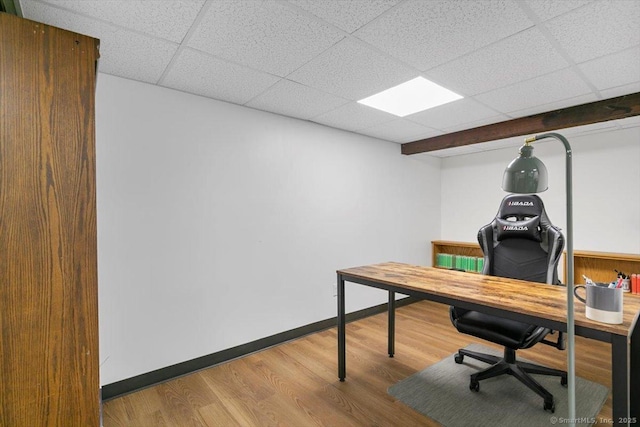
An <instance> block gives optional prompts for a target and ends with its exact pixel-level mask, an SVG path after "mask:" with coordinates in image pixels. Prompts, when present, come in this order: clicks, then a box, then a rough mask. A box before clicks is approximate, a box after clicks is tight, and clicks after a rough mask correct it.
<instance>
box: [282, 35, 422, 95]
mask: <svg viewBox="0 0 640 427" xmlns="http://www.w3.org/2000/svg"><path fill="white" fill-rule="evenodd" d="M417 73H418V72H417V71H416V70H414V69H412V68H410V67H407V66H404V65H402V64H399V63H397V62H395V61H393V60H392V59H390V58H388V57H387V56H385V55H382V54H380V53H378V52H376V51H374V50H371V49H369V48H368V47H367V46H366V45H363V43H362V42H360V41H358V40H354V39H352V38H347V39H344V40H342V41H341V42H340V43H338V44H336V45H335V46H333V47H332V48H331V49H328V50H327V51H325V52H324V53H322V54H321V55H319V56H318V57H317V58H315V59H313V60H312V61H310V62H309V63H307V64H306V65H305V66H303V67H302V68H300V69H299V70H297V71H296V72H294V73H292V74H291V75H290V76H289V77H288V78H289V79H291V80H294V81H297V82H299V83H302V84H304V85H307V86H312V87H315V88H316V89H320V90H322V91H324V92H329V93H333V94H335V95H339V96H342V97H345V98H348V99H351V100H354V101H357V100H360V99H362V98H365V97H367V96H370V95H373V94H375V93H377V92H380V91H382V90H385V89H388V88H390V87H393V86H396V85H398V84H400V83H404V82H406V81H408V80H410V79H412V78H414V77H416V76H417Z"/></svg>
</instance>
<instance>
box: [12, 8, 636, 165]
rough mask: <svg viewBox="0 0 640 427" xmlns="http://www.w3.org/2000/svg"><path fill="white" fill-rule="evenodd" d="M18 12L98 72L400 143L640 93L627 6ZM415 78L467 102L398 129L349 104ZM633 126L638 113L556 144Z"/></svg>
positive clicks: (395, 122) (388, 119) (389, 118)
mask: <svg viewBox="0 0 640 427" xmlns="http://www.w3.org/2000/svg"><path fill="white" fill-rule="evenodd" d="M18 4H19V7H20V9H21V11H22V16H23V17H25V18H28V19H32V20H35V21H39V22H43V23H46V24H50V25H53V26H56V27H61V28H65V29H68V30H71V31H74V32H78V33H82V34H87V35H90V36H93V37H96V38H99V39H100V41H101V43H100V51H101V58H100V61H99V71H100V72H102V73H106V74H112V75H115V76H119V77H124V78H127V79H132V80H137V81H141V82H145V83H149V84H154V85H158V86H162V87H167V88H171V89H175V90H179V91H184V92H189V93H193V94H196V95H201V96H205V97H209V98H213V99H218V100H222V101H226V102H231V103H234V104H240V105H244V106H247V107H250V108H255V109H259V110H264V111H268V112H272V113H275V114H280V115H284V116H290V117H294V118H298V119H301V120H308V121H312V122H316V123H319V124H322V125H326V126H331V127H334V128H338V129H343V130H346V131H350V132H355V133H359V134H363V135H368V136H373V137H376V138H380V139H383V140H387V141H392V142H396V143H405V142H410V141H415V140H420V139H425V138H429V137H433V136H437V135H442V134H445V133H450V132H455V131H459V130H464V129H469V128H474V127H477V126H482V125H486V124H491V123H496V122H501V121H505V120H510V119H513V118H518V117H524V116H528V115H532V114H537V113H542V112H546V111H550V110H555V109H559V108H564V107H569V106H573V105H579V104H584V103H589V102H594V101H598V100H601V99H607V98H613V97H617V96H621V95H627V94H630V93H636V92H640V2H639V1H636V0H610V1H603V0H595V1H588V0H564V1H557V0H519V1H516V0H504V1H498V0H493V1H492V0H482V1H463V0H443V1H436V0H351V1H349V0H289V1H285V0H264V1H259V0H183V1H179V0H157V1H154V0H124V1H123V0H109V1H105V0H103V1H91V0H19V3H18ZM417 76H423V77H425V78H427V79H429V80H431V81H433V82H435V83H437V84H439V85H441V86H444V87H446V88H448V89H450V90H453V91H454V92H456V93H458V94H460V95H462V96H464V98H463V99H461V100H458V101H454V102H451V103H449V104H445V105H442V106H440V107H436V108H433V109H430V110H426V111H423V112H418V113H415V114H412V115H409V116H406V117H404V118H399V117H396V116H394V115H392V114H388V113H384V112H382V111H379V110H375V109H373V108H371V107H367V106H365V105H361V104H358V103H357V102H356V101H357V100H359V99H362V98H364V97H367V96H370V95H373V94H375V93H377V92H379V91H382V90H384V89H387V88H389V87H392V86H395V85H397V84H399V83H402V82H405V81H407V80H410V79H413V78H415V77H417ZM635 126H640V119H639V117H637V116H636V117H632V118H628V119H624V120H613V121H609V122H603V123H596V124H593V125H589V126H582V127H579V128H571V129H567V130H566V133H565V134H566V135H567V136H571V135H577V134H584V133H589V132H602V131H604V130H612V129H618V128H624V127H635ZM519 142H520V138H518V139H517V141H516V140H514V139H510V140H503V141H494V142H490V143H483V144H474V145H471V146H465V147H457V148H451V149H446V150H440V151H434V152H431V153H429V154H430V155H436V156H441V157H446V156H451V155H459V154H464V153H469V152H475V151H483V150H490V149H496V148H501V147H504V146H509V145H514V144H516V145H517V144H519ZM398 150H399V148H398Z"/></svg>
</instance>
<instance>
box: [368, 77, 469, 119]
mask: <svg viewBox="0 0 640 427" xmlns="http://www.w3.org/2000/svg"><path fill="white" fill-rule="evenodd" d="M461 98H462V96H460V95H458V94H457V93H454V92H451V91H450V90H449V89H445V88H443V87H442V86H440V85H437V84H435V83H433V82H431V81H429V80H427V79H425V78H424V77H416V78H415V79H413V80H409V81H408V82H405V83H402V84H399V85H398V86H394V87H392V88H389V89H387V90H384V91H382V92H380V93H377V94H375V95H371V96H370V97H368V98H364V99H361V100H360V101H358V102H359V103H360V104H364V105H368V106H369V107H373V108H377V109H378V110H382V111H386V112H387V113H391V114H394V115H396V116H399V117H404V116H408V115H409V114H413V113H417V112H418V111H423V110H427V109H429V108H433V107H437V106H438V105H442V104H446V103H448V102H451V101H455V100H457V99H461Z"/></svg>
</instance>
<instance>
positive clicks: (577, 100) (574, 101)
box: [509, 93, 599, 118]
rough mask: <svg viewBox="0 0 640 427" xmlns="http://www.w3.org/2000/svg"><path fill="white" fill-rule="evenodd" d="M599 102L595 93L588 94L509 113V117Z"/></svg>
mask: <svg viewBox="0 0 640 427" xmlns="http://www.w3.org/2000/svg"><path fill="white" fill-rule="evenodd" d="M598 100H599V99H598V97H597V96H596V94H595V93H586V94H584V95H579V96H576V97H574V98H568V99H561V100H560V101H554V102H550V103H547V104H544V103H540V104H536V105H534V106H532V107H529V108H524V109H522V110H517V111H512V112H510V113H509V116H511V117H512V118H515V117H526V116H532V115H534V114H540V113H548V112H549V111H554V110H559V109H561V108H567V107H573V106H576V105H582V104H587V103H589V102H595V101H598Z"/></svg>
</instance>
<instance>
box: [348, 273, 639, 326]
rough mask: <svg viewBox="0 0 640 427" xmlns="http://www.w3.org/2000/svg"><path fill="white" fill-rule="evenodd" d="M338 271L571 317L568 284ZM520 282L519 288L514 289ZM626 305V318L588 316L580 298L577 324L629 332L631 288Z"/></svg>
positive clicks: (633, 308)
mask: <svg viewBox="0 0 640 427" xmlns="http://www.w3.org/2000/svg"><path fill="white" fill-rule="evenodd" d="M338 272H339V273H340V274H342V275H343V276H344V278H345V280H347V281H348V278H349V277H355V278H361V279H371V280H375V281H379V282H383V283H386V284H389V285H396V286H399V287H402V288H404V289H407V290H415V291H419V292H425V293H428V294H430V295H436V296H444V297H453V298H455V299H456V300H458V301H467V302H471V303H474V304H480V305H485V306H488V307H493V308H498V309H503V310H506V311H511V312H515V313H521V314H525V315H531V316H535V317H542V318H546V319H549V320H553V321H558V322H562V323H565V322H566V312H567V299H566V298H567V297H566V288H565V287H564V286H551V285H547V284H544V283H537V282H528V281H524V280H516V279H507V278H504V277H495V276H486V275H482V274H474V273H464V272H461V271H452V270H443V269H438V268H433V267H422V266H416V265H409V264H402V263H396V262H388V263H382V264H375V265H368V266H362V267H354V268H348V269H343V270H339V271H338ZM514 284H515V285H516V287H517V293H514ZM623 308H624V315H623V323H622V324H620V325H611V324H606V323H600V322H596V321H594V320H591V319H587V317H586V316H585V315H584V304H583V303H581V302H579V301H576V302H575V306H574V312H575V313H574V317H575V324H576V326H582V327H585V328H589V329H592V330H596V331H605V332H611V333H613V334H616V335H622V336H629V334H630V330H631V329H632V328H631V326H632V325H635V322H636V320H637V317H638V313H639V312H640V296H638V295H631V294H625V295H624V307H623Z"/></svg>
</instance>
